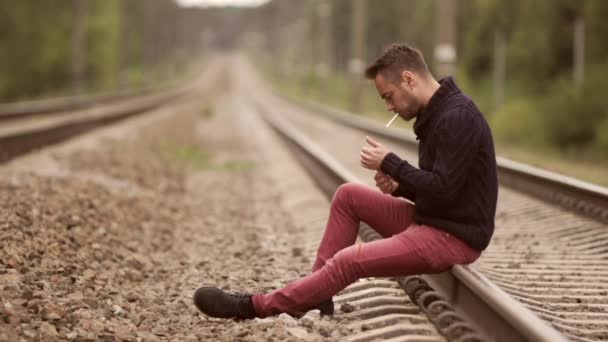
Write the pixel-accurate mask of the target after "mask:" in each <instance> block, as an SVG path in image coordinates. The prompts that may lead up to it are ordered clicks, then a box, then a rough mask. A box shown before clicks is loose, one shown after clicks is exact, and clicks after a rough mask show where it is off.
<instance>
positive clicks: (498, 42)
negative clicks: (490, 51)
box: [493, 30, 507, 110]
mask: <svg viewBox="0 0 608 342" xmlns="http://www.w3.org/2000/svg"><path fill="white" fill-rule="evenodd" d="M506 57H507V43H506V40H505V34H504V32H503V31H502V30H496V31H494V70H493V83H494V86H493V90H494V110H496V109H498V108H500V107H501V106H502V105H503V103H504V100H505V77H506V69H507V58H506Z"/></svg>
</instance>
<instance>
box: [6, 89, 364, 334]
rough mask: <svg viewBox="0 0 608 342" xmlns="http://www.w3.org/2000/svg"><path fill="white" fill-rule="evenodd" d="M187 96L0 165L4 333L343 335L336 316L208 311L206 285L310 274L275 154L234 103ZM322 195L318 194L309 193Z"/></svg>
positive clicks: (282, 280) (270, 281) (252, 283)
mask: <svg viewBox="0 0 608 342" xmlns="http://www.w3.org/2000/svg"><path fill="white" fill-rule="evenodd" d="M208 106H210V104H209V103H206V102H204V99H189V100H187V101H182V102H181V103H180V104H174V105H171V106H168V107H164V108H162V109H159V110H157V111H155V112H154V113H151V114H149V115H147V116H145V117H139V118H136V119H132V120H129V121H128V122H125V123H122V124H120V125H116V126H113V127H109V128H104V129H102V130H99V131H96V132H94V133H92V134H90V135H88V136H86V137H81V138H78V139H75V140H72V141H70V142H67V143H64V144H62V145H59V146H57V147H54V148H50V149H47V150H43V151H40V152H37V153H36V154H33V155H30V156H27V157H25V158H21V159H17V160H15V161H13V162H12V163H11V164H9V165H6V166H4V167H2V168H1V169H0V199H1V201H2V203H3V206H2V208H1V209H0V239H1V241H2V245H1V247H0V340H2V341H19V340H25V341H50V340H78V341H86V340H90V341H92V340H95V341H97V340H108V341H114V340H125V341H160V340H163V341H164V340H170V341H208V340H217V341H234V340H244V341H273V340H274V341H284V340H307V341H333V340H335V341H338V340H342V339H343V337H344V336H345V335H347V334H349V333H351V332H352V331H350V330H349V329H347V328H346V327H345V324H340V323H341V322H339V320H338V319H336V318H329V317H323V318H320V317H318V312H316V311H311V312H309V313H308V314H307V315H306V316H305V317H302V318H299V319H297V318H293V317H290V316H288V315H282V316H279V317H273V318H267V319H263V320H260V319H255V320H246V321H239V320H220V319H211V318H208V317H205V316H204V315H202V314H199V313H198V312H197V310H196V308H195V307H194V306H193V304H192V300H191V296H192V294H193V292H194V290H195V289H196V288H197V287H199V286H200V285H202V284H204V283H207V284H216V285H219V286H222V287H224V288H227V289H231V290H234V291H249V292H256V291H260V290H271V289H274V288H276V287H277V286H281V285H283V284H286V283H287V282H288V281H290V280H292V279H294V278H296V277H299V276H300V275H303V274H306V273H307V272H308V270H309V269H310V266H311V263H312V258H313V257H314V255H311V254H310V253H309V252H305V253H303V251H308V250H309V249H310V248H309V247H308V246H306V245H305V241H298V240H297V239H296V238H297V235H294V234H293V233H294V230H296V229H302V227H301V226H300V225H298V224H297V223H296V222H293V216H292V215H291V214H290V213H289V212H288V209H287V208H285V205H284V203H285V200H284V199H285V198H284V196H286V195H285V194H284V190H281V189H280V188H277V187H275V186H273V185H274V182H275V181H276V179H272V178H271V177H269V175H268V174H269V173H271V171H270V169H272V168H276V167H279V164H281V163H293V162H294V161H293V160H290V159H281V162H277V163H276V165H274V164H272V163H270V164H269V163H268V160H267V159H264V158H267V157H264V156H263V155H262V154H261V153H260V151H259V148H258V147H256V146H257V145H256V144H254V143H252V141H251V140H250V139H252V137H251V136H249V135H248V134H247V131H246V127H240V128H235V127H236V126H235V118H234V116H233V113H232V111H233V108H232V107H231V106H230V102H229V101H226V100H223V101H218V103H217V106H215V107H214V110H209V109H205V108H208ZM310 191H314V190H312V189H311V190H310ZM269 233H271V237H269V236H268V234H269Z"/></svg>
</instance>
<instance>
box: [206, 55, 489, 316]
mask: <svg viewBox="0 0 608 342" xmlns="http://www.w3.org/2000/svg"><path fill="white" fill-rule="evenodd" d="M365 75H366V77H367V78H369V79H371V80H373V81H374V83H375V86H376V89H377V90H378V94H379V95H380V97H382V99H383V100H384V101H385V103H386V105H387V107H388V110H390V111H393V112H395V113H398V114H399V116H400V117H401V118H403V119H405V120H411V119H413V118H416V121H415V123H414V132H415V133H416V135H417V137H418V139H419V140H420V145H419V162H418V164H419V166H420V168H419V169H418V168H416V167H414V166H412V165H410V164H409V163H408V162H407V161H405V160H402V159H400V158H399V157H398V156H397V155H396V154H394V153H392V152H390V151H389V150H388V149H387V148H386V147H384V146H383V145H381V144H380V143H378V142H376V141H375V140H373V139H372V138H369V137H366V140H367V142H368V144H369V146H367V147H364V148H362V150H361V156H360V158H361V165H362V166H363V167H365V168H368V169H370V170H376V171H377V173H376V175H375V180H376V185H377V186H378V188H379V189H380V190H381V191H377V190H375V189H372V188H369V187H367V186H364V185H359V184H345V185H342V186H341V187H340V188H339V189H338V190H337V191H336V193H335V195H334V198H333V200H332V204H331V210H330V215H329V219H328V222H327V227H326V230H325V233H324V235H323V239H322V241H321V245H320V246H319V250H318V252H317V258H316V261H315V263H314V266H313V269H312V271H313V272H312V273H311V274H310V275H308V276H306V277H304V278H301V279H299V280H296V281H295V282H293V283H291V284H289V285H287V286H286V287H285V288H282V289H278V290H275V291H273V292H271V293H268V294H263V293H259V294H255V295H253V296H251V295H245V294H230V293H227V292H224V291H222V290H220V289H218V288H215V287H209V286H206V287H201V288H199V289H198V290H197V291H196V293H195V294H194V303H195V304H196V306H197V307H198V308H199V310H201V311H202V312H204V313H205V314H207V315H209V316H212V317H225V318H229V317H235V318H253V317H266V316H270V315H276V314H279V313H282V312H286V313H289V314H296V313H301V312H305V311H307V310H309V309H319V310H321V313H323V314H333V311H334V305H333V301H332V296H333V295H335V294H336V293H338V292H339V291H340V290H342V289H343V288H345V287H346V286H348V285H349V284H351V283H353V282H355V281H356V280H357V279H359V278H363V277H393V276H406V275H411V274H422V273H427V274H428V273H438V272H443V271H446V270H448V269H449V268H450V267H451V266H452V265H454V264H468V263H471V262H473V261H475V260H476V259H477V258H478V257H479V255H480V253H481V251H482V250H484V249H485V248H486V247H487V245H488V243H489V242H490V238H491V236H492V233H493V231H494V214H495V211H496V200H497V193H498V181H497V174H496V159H495V155H494V144H493V141H492V135H491V132H490V128H489V127H488V124H487V123H486V121H485V119H484V118H483V116H482V114H481V113H480V111H479V110H478V109H477V107H476V106H475V104H474V103H473V101H472V100H471V99H470V98H468V97H467V96H465V95H464V94H463V93H462V92H461V91H460V90H459V89H458V87H457V86H456V84H455V83H454V80H453V79H452V78H451V77H448V78H446V79H443V80H441V81H440V82H437V81H436V80H435V79H434V78H433V76H432V75H431V73H430V72H429V70H428V67H427V65H426V64H425V62H424V59H423V56H422V54H421V53H420V52H419V51H418V50H416V49H414V48H411V47H409V46H407V45H392V46H390V47H389V48H387V49H386V50H385V51H384V54H383V55H382V56H381V57H380V58H379V59H378V60H377V61H376V62H375V63H374V64H372V65H371V66H369V67H368V68H367V70H366V73H365ZM400 197H404V198H407V199H409V200H411V201H413V202H415V206H414V205H412V204H410V203H409V202H408V201H405V200H404V199H403V198H400ZM360 221H363V222H366V223H367V224H368V225H369V226H370V227H372V228H373V229H375V230H376V231H377V232H378V233H379V234H380V235H382V236H383V237H384V239H381V240H377V241H373V242H369V243H364V244H356V245H355V240H356V238H357V233H358V230H359V223H360Z"/></svg>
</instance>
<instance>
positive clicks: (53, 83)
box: [0, 0, 225, 102]
mask: <svg viewBox="0 0 608 342" xmlns="http://www.w3.org/2000/svg"><path fill="white" fill-rule="evenodd" d="M217 12H222V10H206V11H204V10H197V9H186V8H181V7H179V6H177V4H176V3H175V2H174V1H172V0H124V1H121V0H35V1H34V0H24V1H10V0H0V13H2V14H1V18H2V19H1V20H0V60H2V63H1V64H0V102H10V101H17V100H22V99H32V98H39V97H49V96H58V95H74V94H80V93H92V92H93V93H94V92H100V91H111V90H116V89H121V88H134V87H143V86H150V85H155V84H157V83H158V82H164V81H168V80H170V79H171V78H174V77H175V75H179V74H180V73H181V72H183V71H184V69H185V68H187V67H188V63H192V62H195V61H196V58H197V57H199V56H200V54H201V53H202V51H203V50H204V49H205V44H208V45H209V44H211V43H212V40H213V38H214V34H213V33H212V32H211V31H210V29H209V28H210V27H214V28H216V29H222V28H223V26H224V25H225V24H224V23H223V21H222V15H217ZM218 39H221V37H218Z"/></svg>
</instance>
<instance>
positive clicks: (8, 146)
mask: <svg viewBox="0 0 608 342" xmlns="http://www.w3.org/2000/svg"><path fill="white" fill-rule="evenodd" d="M210 63H211V64H213V63H215V64H217V63H218V61H217V60H216V61H211V62H210ZM205 70H207V71H208V74H206V75H204V77H199V78H197V79H196V80H194V81H190V82H189V83H187V84H185V85H182V86H179V87H174V88H169V89H165V90H160V89H159V90H158V91H155V92H152V91H143V92H124V93H120V94H114V95H103V96H90V97H86V96H85V97H80V98H73V99H59V100H50V101H39V102H36V103H31V104H27V103H26V104H18V105H4V106H1V107H0V163H3V162H6V161H8V160H10V159H12V158H15V157H17V156H19V155H22V154H25V153H28V152H29V151H31V150H34V149H37V148H41V147H44V146H47V145H51V144H55V143H58V142H61V141H63V140H66V139H68V138H70V137H73V136H75V135H78V134H81V133H84V132H87V131H89V130H91V129H94V128H97V127H100V126H104V125H107V124H111V123H114V122H117V121H119V120H123V119H126V118H128V117H131V116H133V115H136V114H140V113H143V112H146V111H149V110H151V109H153V108H156V107H158V106H160V105H162V104H164V103H167V102H168V101H171V100H173V99H176V98H178V97H179V96H182V95H184V94H186V93H187V92H189V91H191V90H192V89H195V88H196V87H198V86H200V85H201V84H203V83H205V84H209V83H212V82H213V81H214V80H215V78H217V76H218V68H217V67H213V66H208V67H207V68H206V69H205Z"/></svg>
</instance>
